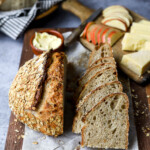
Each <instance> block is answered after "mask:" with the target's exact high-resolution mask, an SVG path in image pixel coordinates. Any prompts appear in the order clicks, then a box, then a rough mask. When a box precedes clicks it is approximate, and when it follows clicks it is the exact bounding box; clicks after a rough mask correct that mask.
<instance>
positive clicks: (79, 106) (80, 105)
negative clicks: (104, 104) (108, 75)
mask: <svg viewBox="0 0 150 150" xmlns="http://www.w3.org/2000/svg"><path fill="white" fill-rule="evenodd" d="M113 83H118V85H119V86H120V88H121V91H123V87H122V84H121V82H120V81H113V82H109V83H106V84H104V85H101V86H99V87H97V88H96V89H95V90H93V91H92V92H91V93H90V94H89V95H88V96H87V97H86V98H85V99H84V101H83V102H82V104H83V103H84V102H85V101H87V99H88V98H89V97H90V95H91V94H93V93H95V92H96V91H97V90H100V89H102V88H103V87H105V86H107V85H110V84H113ZM82 104H80V102H79V103H78V105H77V111H79V109H80V108H81V107H82Z"/></svg>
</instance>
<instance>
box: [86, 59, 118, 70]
mask: <svg viewBox="0 0 150 150" xmlns="http://www.w3.org/2000/svg"><path fill="white" fill-rule="evenodd" d="M103 63H111V64H116V62H115V59H114V58H113V57H103V58H100V59H98V60H97V61H95V62H94V63H93V64H89V65H88V69H89V68H90V67H94V66H97V65H100V64H103Z"/></svg>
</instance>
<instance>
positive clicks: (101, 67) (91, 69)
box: [78, 63, 116, 87]
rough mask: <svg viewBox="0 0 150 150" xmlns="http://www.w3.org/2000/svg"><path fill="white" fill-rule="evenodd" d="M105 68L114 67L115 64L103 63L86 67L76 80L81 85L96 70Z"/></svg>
mask: <svg viewBox="0 0 150 150" xmlns="http://www.w3.org/2000/svg"><path fill="white" fill-rule="evenodd" d="M107 68H116V65H115V64H111V63H103V64H100V65H97V66H94V67H91V68H90V69H88V70H87V71H86V73H85V74H84V75H83V76H82V77H81V78H80V80H79V82H78V83H79V85H80V87H83V86H84V85H85V84H86V83H87V82H88V81H89V80H90V79H91V78H92V77H93V76H94V75H95V74H96V73H97V72H99V71H101V70H103V69H107Z"/></svg>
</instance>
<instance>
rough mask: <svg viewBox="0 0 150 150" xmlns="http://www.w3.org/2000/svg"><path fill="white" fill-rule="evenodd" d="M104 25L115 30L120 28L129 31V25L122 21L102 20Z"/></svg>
mask: <svg viewBox="0 0 150 150" xmlns="http://www.w3.org/2000/svg"><path fill="white" fill-rule="evenodd" d="M102 23H103V24H105V25H108V26H111V27H114V28H118V29H120V30H123V31H127V25H126V23H125V22H124V21H122V20H121V19H110V20H102Z"/></svg>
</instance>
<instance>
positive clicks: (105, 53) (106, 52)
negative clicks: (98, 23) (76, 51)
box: [88, 43, 113, 66]
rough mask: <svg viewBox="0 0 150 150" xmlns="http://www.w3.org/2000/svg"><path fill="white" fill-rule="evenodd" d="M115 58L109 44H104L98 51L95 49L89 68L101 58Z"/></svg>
mask: <svg viewBox="0 0 150 150" xmlns="http://www.w3.org/2000/svg"><path fill="white" fill-rule="evenodd" d="M103 57H113V53H112V49H111V47H110V45H109V44H106V43H105V44H102V45H101V46H100V47H99V48H98V49H94V50H93V51H92V52H91V54H90V57H89V63H88V64H89V66H90V65H91V64H93V63H94V62H95V61H97V60H98V59H100V58H103Z"/></svg>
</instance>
